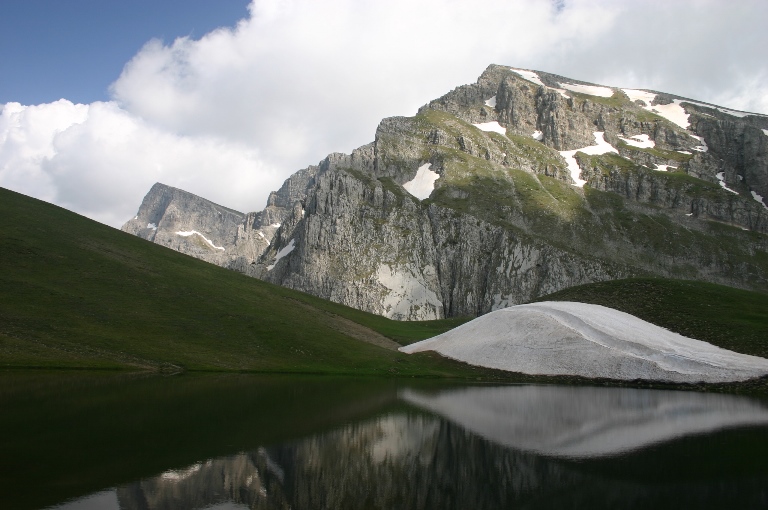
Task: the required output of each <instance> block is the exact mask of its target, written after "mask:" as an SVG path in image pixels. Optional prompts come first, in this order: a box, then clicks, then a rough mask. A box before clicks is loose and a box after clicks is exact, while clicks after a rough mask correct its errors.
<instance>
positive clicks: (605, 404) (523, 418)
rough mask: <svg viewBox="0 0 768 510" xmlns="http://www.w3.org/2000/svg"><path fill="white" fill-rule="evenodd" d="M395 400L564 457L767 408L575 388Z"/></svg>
mask: <svg viewBox="0 0 768 510" xmlns="http://www.w3.org/2000/svg"><path fill="white" fill-rule="evenodd" d="M399 397H400V398H401V399H403V400H404V401H406V402H408V403H410V404H412V405H415V406H417V407H419V408H421V409H424V410H428V411H431V412H432V413H436V414H438V415H440V416H442V417H444V418H445V419H447V420H449V421H451V422H453V423H456V424H458V425H459V426H461V427H462V428H463V429H465V430H469V431H470V432H472V433H473V434H476V435H478V436H480V437H483V438H484V439H486V440H488V441H492V442H494V443H496V444H499V445H502V446H506V447H511V448H514V449H519V450H525V451H530V452H536V453H539V454H543V455H551V456H555V457H570V458H588V457H601V456H606V455H617V454H621V453H625V452H629V451H633V450H637V449H640V448H643V447H647V446H651V445H655V444H658V443H661V442H663V441H671V440H673V439H677V438H682V437H686V436H689V435H693V434H702V433H709V432H714V431H717V430H723V429H727V428H733V427H743V426H750V425H765V424H768V409H766V408H765V407H764V406H762V405H761V404H760V402H759V401H755V400H752V399H749V398H745V397H739V396H734V395H718V394H712V393H697V392H692V391H665V390H645V389H642V390H641V389H634V388H590V387H577V386H565V387H562V386H518V385H514V386H502V387H470V388H461V389H453V390H443V391H439V392H426V391H416V390H412V389H407V390H403V391H402V392H401V393H400V394H399Z"/></svg>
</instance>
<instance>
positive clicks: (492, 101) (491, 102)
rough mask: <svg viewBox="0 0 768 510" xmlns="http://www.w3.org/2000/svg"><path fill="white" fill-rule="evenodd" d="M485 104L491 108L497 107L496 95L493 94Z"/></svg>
mask: <svg viewBox="0 0 768 510" xmlns="http://www.w3.org/2000/svg"><path fill="white" fill-rule="evenodd" d="M485 106H490V107H491V108H496V96H493V97H492V98H490V99H488V100H486V101H485Z"/></svg>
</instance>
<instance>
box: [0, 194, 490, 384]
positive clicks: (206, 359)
mask: <svg viewBox="0 0 768 510" xmlns="http://www.w3.org/2000/svg"><path fill="white" fill-rule="evenodd" d="M0 267H2V268H3V270H2V272H0V367H6V368H8V367H47V368H52V367H62V368H66V367H69V368H76V367H88V368H129V367H141V368H153V369H168V370H177V368H178V367H181V368H183V369H187V370H248V371H264V372H311V373H348V374H383V373H387V374H401V375H414V374H423V375H460V376H474V375H477V371H475V370H473V369H469V368H464V367H463V366H461V365H458V364H455V363H453V362H449V361H448V360H441V359H437V357H413V356H407V355H403V354H400V353H398V352H395V351H388V350H385V349H382V348H379V347H376V346H373V345H369V344H366V343H364V342H361V341H359V340H354V339H352V338H349V337H348V336H345V335H344V334H342V333H340V332H339V331H338V329H340V328H339V324H338V320H339V319H338V316H341V317H346V318H348V319H350V320H352V321H355V322H357V323H359V324H362V325H364V326H366V327H368V328H371V329H373V330H376V331H378V332H380V333H382V334H384V335H386V336H389V337H391V338H393V339H396V340H400V341H404V342H406V343H407V342H410V341H413V340H416V339H420V338H426V337H429V336H432V335H434V334H437V333H440V332H442V331H445V330H447V329H450V328H451V327H453V326H455V325H457V324H458V323H460V322H461V320H449V321H445V322H442V321H433V322H429V323H415V324H414V323H397V322H395V321H391V320H388V319H386V318H383V317H379V316H375V315H372V314H368V313H365V312H361V311H358V310H353V309H351V308H348V307H344V306H341V305H337V304H335V303H331V302H328V301H324V300H322V299H319V298H315V297H313V296H309V295H307V294H303V293H300V292H295V291H291V290H289V289H284V288H281V287H278V286H274V285H270V284H267V283H265V282H261V281H258V280H255V279H252V278H248V277H245V276H243V275H241V274H238V273H235V272H232V271H227V270H225V269H222V268H219V267H217V266H214V265H211V264H208V263H205V262H202V261H199V260H196V259H193V258H191V257H188V256H185V255H181V254H179V253H177V252H174V251H172V250H169V249H166V248H162V247H160V246H157V245H154V244H152V243H149V242H146V241H143V240H141V239H138V238H136V237H134V236H131V235H128V234H126V233H123V232H120V231H118V230H115V229H112V228H109V227H106V226H104V225H101V224H98V223H96V222H93V221H91V220H88V219H86V218H83V217H81V216H79V215H76V214H74V213H71V212H69V211H66V210H64V209H61V208H59V207H56V206H53V205H50V204H47V203H45V202H41V201H38V200H34V199H31V198H29V197H26V196H23V195H20V194H17V193H14V192H11V191H8V190H4V189H0ZM341 330H343V327H341Z"/></svg>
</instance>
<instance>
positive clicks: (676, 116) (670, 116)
mask: <svg viewBox="0 0 768 510" xmlns="http://www.w3.org/2000/svg"><path fill="white" fill-rule="evenodd" d="M621 90H622V92H624V93H625V94H626V95H627V97H628V98H629V100H630V101H638V100H639V101H642V102H644V103H645V106H643V108H644V109H646V110H648V111H649V112H653V113H655V114H657V115H660V116H662V117H664V118H665V119H667V120H668V121H670V122H673V123H675V124H677V125H678V126H680V127H681V128H683V129H688V128H689V127H690V125H691V123H690V122H689V121H688V117H689V115H688V114H687V113H685V110H684V109H683V107H682V106H680V100H679V99H675V100H674V101H673V102H672V103H670V104H657V105H654V106H651V103H652V102H653V100H654V99H656V94H654V93H653V92H646V91H645V90H635V89H621ZM686 102H687V101H686Z"/></svg>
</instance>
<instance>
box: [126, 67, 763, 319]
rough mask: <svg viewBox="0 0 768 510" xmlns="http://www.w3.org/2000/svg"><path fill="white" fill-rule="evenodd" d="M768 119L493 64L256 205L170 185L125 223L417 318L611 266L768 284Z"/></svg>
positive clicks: (571, 282) (326, 294)
mask: <svg viewBox="0 0 768 510" xmlns="http://www.w3.org/2000/svg"><path fill="white" fill-rule="evenodd" d="M763 197H768V117H766V116H763V115H757V114H750V113H746V112H739V111H734V110H730V109H726V108H722V107H719V106H716V105H710V104H706V103H702V102H699V101H693V100H690V99H687V98H682V97H679V96H674V95H671V94H666V93H661V92H654V91H647V90H634V89H621V88H615V87H606V86H602V85H596V84H591V83H586V82H582V81H578V80H573V79H570V78H565V77H562V76H557V75H553V74H549V73H544V72H538V71H529V70H521V69H515V68H510V67H506V66H498V65H491V66H489V67H488V68H487V69H486V70H485V72H483V74H482V75H481V76H480V77H479V79H478V81H477V82H476V83H474V84H471V85H465V86H461V87H458V88H456V89H454V90H453V91H451V92H449V93H448V94H446V95H444V96H443V97H441V98H438V99H436V100H434V101H431V102H429V103H428V104H427V105H425V106H423V107H422V108H421V109H420V110H419V112H418V113H417V115H415V116H414V117H393V118H388V119H384V120H383V121H382V122H381V123H380V124H379V126H378V128H377V130H376V135H375V140H374V141H373V142H372V143H370V144H368V145H365V146H363V147H360V148H359V149H356V150H354V151H353V152H352V154H350V155H345V154H331V155H329V156H328V157H327V158H325V159H324V160H323V161H321V162H320V163H319V164H318V165H316V166H309V167H307V168H306V169H303V170H300V171H298V172H296V173H295V174H293V175H292V176H291V177H290V178H289V179H288V180H286V181H285V183H284V184H283V186H282V187H281V188H280V189H279V190H277V191H275V192H273V193H272V194H271V195H270V197H269V200H268V203H267V207H266V208H265V209H264V210H262V211H261V212H256V213H248V214H243V213H239V212H236V211H232V210H229V209H226V208H224V207H221V206H219V205H216V204H213V203H212V202H209V201H206V200H204V199H201V198H199V197H196V196H194V195H191V194H189V193H186V192H183V191H181V190H177V189H174V188H171V187H168V186H164V185H162V184H156V185H155V186H154V187H153V188H152V190H150V192H149V194H148V195H147V196H146V198H145V199H144V202H143V203H142V205H141V207H140V209H139V212H138V214H137V216H136V218H134V219H133V220H131V221H129V222H128V223H127V224H126V225H125V226H124V227H123V230H126V231H128V232H131V233H133V234H136V235H139V236H140V237H143V238H145V239H148V240H151V241H153V242H156V243H160V244H163V245H165V246H168V247H171V248H174V249H177V250H179V251H183V252H185V253H188V254H191V255H193V256H196V257H199V258H202V259H203V260H207V261H209V262H212V263H215V264H218V265H221V266H223V267H227V268H229V269H233V270H236V271H239V272H242V273H245V274H247V275H249V276H254V277H257V278H259V279H263V280H266V281H268V282H272V283H276V284H279V285H282V286H284V287H289V288H293V289H298V290H302V291H304V292H308V293H310V294H314V295H316V296H319V297H322V298H324V299H329V300H332V301H335V302H337V303H342V304H345V305H348V306H351V307H354V308H357V309H360V310H365V311H368V312H372V313H375V314H379V315H384V316H386V317H389V318H393V319H399V320H403V319H405V320H428V319H438V318H443V317H458V316H476V315H481V314H484V313H487V312H489V311H492V310H495V309H499V308H503V307H506V306H510V305H514V304H518V303H523V302H527V301H530V300H533V299H536V298H539V297H541V296H543V295H546V294H549V293H552V292H555V291H558V290H561V289H565V288H568V287H572V286H575V285H581V284H587V283H592V282H599V281H606V280H615V279H620V278H627V277H637V276H658V277H664V278H669V277H673V278H684V279H689V280H700V281H707V282H714V283H720V284H725V285H729V286H733V287H739V288H744V289H751V290H757V291H761V292H766V291H768V205H766V202H765V200H764V199H763Z"/></svg>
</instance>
